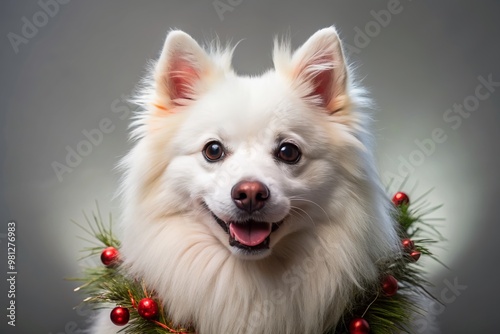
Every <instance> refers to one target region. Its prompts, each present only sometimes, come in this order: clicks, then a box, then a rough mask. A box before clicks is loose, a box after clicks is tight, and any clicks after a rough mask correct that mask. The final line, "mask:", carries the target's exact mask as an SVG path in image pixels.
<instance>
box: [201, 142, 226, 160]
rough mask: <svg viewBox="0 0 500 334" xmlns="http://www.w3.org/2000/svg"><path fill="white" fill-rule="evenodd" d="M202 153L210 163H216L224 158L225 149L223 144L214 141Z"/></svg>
mask: <svg viewBox="0 0 500 334" xmlns="http://www.w3.org/2000/svg"><path fill="white" fill-rule="evenodd" d="M202 153H203V156H204V157H205V159H206V160H207V161H208V162H215V161H219V160H220V159H222V158H223V157H224V148H223V147H222V144H221V143H219V142H218V141H215V140H214V141H211V142H209V143H207V144H206V145H205V147H204V148H203V151H202Z"/></svg>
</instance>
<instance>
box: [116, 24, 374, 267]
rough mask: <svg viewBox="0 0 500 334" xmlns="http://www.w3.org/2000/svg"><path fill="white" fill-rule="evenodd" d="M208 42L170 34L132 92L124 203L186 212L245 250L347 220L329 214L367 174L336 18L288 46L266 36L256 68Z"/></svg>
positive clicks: (151, 211)
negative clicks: (270, 50) (267, 65)
mask: <svg viewBox="0 0 500 334" xmlns="http://www.w3.org/2000/svg"><path fill="white" fill-rule="evenodd" d="M212 49H213V50H212V51H205V50H204V49H203V48H202V47H200V46H199V45H198V44H197V43H196V42H195V41H194V40H193V39H192V38H191V37H190V36H189V35H187V34H185V33H184V32H181V31H172V32H170V33H169V34H168V36H167V39H166V42H165V45H164V48H163V50H162V53H161V56H160V58H159V60H158V62H157V63H156V64H155V66H154V70H153V72H154V80H153V81H152V82H151V86H150V87H149V88H147V89H146V92H147V94H145V95H143V96H142V99H143V100H142V101H140V102H142V103H143V104H145V105H146V108H145V109H146V111H145V112H144V113H143V114H142V115H141V116H140V117H139V119H138V120H137V124H138V125H139V126H138V127H137V129H136V130H135V134H136V135H137V137H140V143H139V144H138V145H137V146H136V147H135V149H134V150H133V151H132V153H131V154H130V155H129V157H128V158H127V159H126V163H127V164H129V165H130V164H132V165H134V166H135V167H134V168H131V171H129V173H128V175H127V181H126V182H129V183H130V184H128V185H127V187H129V190H130V189H133V192H134V196H135V197H134V198H132V196H129V197H128V200H129V202H128V203H126V204H125V205H131V206H136V205H135V203H141V205H142V210H144V211H145V212H148V215H150V216H151V217H152V218H153V219H154V218H158V217H168V216H175V215H179V214H181V215H186V214H188V215H193V220H195V221H196V223H198V224H202V225H203V227H202V229H203V230H204V231H205V232H204V233H208V234H210V235H212V236H213V237H215V238H216V239H218V240H219V242H220V244H221V245H223V246H224V247H226V248H227V249H228V250H230V251H231V252H232V253H233V254H235V255H236V256H239V257H243V258H250V259H260V258H263V257H266V256H268V255H269V254H271V253H272V251H273V250H274V249H277V248H280V247H282V248H287V247H288V248H290V247H294V245H293V244H292V243H289V244H287V240H292V239H294V238H293V235H295V234H297V233H304V234H308V233H309V234H312V231H314V230H315V229H318V228H321V225H322V224H329V225H331V224H347V222H344V221H339V219H337V218H338V217H335V216H336V215H337V213H339V215H340V211H339V210H340V208H341V207H342V205H343V203H342V201H343V199H345V198H347V197H348V198H349V201H350V202H352V201H353V198H358V197H356V196H357V195H354V196H353V194H352V193H353V192H356V191H359V190H360V189H363V187H362V186H359V185H360V184H362V183H363V182H364V181H363V180H365V179H367V178H370V177H371V176H368V174H370V172H369V171H367V169H366V168H367V166H366V161H365V159H364V158H363V157H364V155H363V154H364V153H366V150H367V148H366V147H365V145H364V141H363V140H362V138H361V137H362V131H360V128H359V127H360V123H361V122H362V119H361V116H360V115H359V114H357V111H356V110H355V108H353V105H355V104H356V105H357V106H359V103H360V102H362V99H361V98H360V97H359V94H358V92H357V89H356V88H355V87H353V86H352V84H351V83H350V80H349V75H348V73H349V71H348V68H347V66H346V62H345V60H344V55H343V52H342V48H341V44H340V41H339V39H338V36H337V33H336V31H335V30H334V28H326V29H322V30H320V31H318V32H317V33H315V34H314V35H313V36H312V37H311V38H310V39H309V40H308V41H307V42H306V43H305V44H304V45H302V46H301V47H300V48H299V49H298V50H297V51H295V52H294V53H291V52H290V49H289V46H288V45H287V43H276V45H275V51H274V57H273V59H274V64H275V68H274V70H271V71H269V72H267V73H265V74H263V75H261V76H259V77H242V76H237V75H236V74H235V73H234V72H233V70H232V69H231V65H230V61H231V50H228V49H226V50H220V49H217V48H212ZM363 152H364V153H363ZM370 168H371V167H368V169H370ZM355 185H356V186H355ZM358 186H359V187H358ZM126 191H127V190H126ZM358 195H359V198H362V196H363V195H362V194H358ZM354 201H355V200H354ZM131 202H133V203H131ZM356 205H357V204H356ZM346 207H347V206H346ZM346 210H347V211H348V210H350V209H349V208H348V209H346ZM344 211H345V210H344ZM352 214H354V213H352ZM348 216H349V212H343V213H342V217H348ZM355 228H358V227H355ZM294 240H295V239H294ZM295 243H296V241H295Z"/></svg>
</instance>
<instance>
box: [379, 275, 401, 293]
mask: <svg viewBox="0 0 500 334" xmlns="http://www.w3.org/2000/svg"><path fill="white" fill-rule="evenodd" d="M382 291H383V292H384V294H385V295H386V296H387V297H392V296H394V295H395V294H396V293H397V292H398V281H397V280H396V279H395V278H394V276H392V275H387V276H386V277H385V278H384V279H383V281H382Z"/></svg>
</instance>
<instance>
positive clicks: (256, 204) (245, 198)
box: [231, 181, 270, 213]
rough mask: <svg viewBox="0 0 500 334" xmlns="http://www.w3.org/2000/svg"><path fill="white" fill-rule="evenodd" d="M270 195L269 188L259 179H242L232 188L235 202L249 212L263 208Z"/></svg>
mask: <svg viewBox="0 0 500 334" xmlns="http://www.w3.org/2000/svg"><path fill="white" fill-rule="evenodd" d="M269 196H270V192H269V188H268V187H266V185H265V184H263V183H262V182H258V181H241V182H238V183H237V184H235V185H234V187H233V189H231V197H232V198H233V201H234V204H236V206H237V207H238V208H240V209H241V210H245V211H246V212H248V213H252V212H254V211H257V210H260V209H262V208H263V207H264V205H265V204H266V201H267V199H268V198H269Z"/></svg>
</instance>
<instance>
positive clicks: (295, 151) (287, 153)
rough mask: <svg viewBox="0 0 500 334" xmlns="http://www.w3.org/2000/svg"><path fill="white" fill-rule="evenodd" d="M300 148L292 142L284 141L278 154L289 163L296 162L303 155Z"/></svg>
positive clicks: (279, 157)
mask: <svg viewBox="0 0 500 334" xmlns="http://www.w3.org/2000/svg"><path fill="white" fill-rule="evenodd" d="M301 155H302V154H301V153H300V149H299V148H298V147H297V146H296V145H294V144H292V143H283V144H281V145H280V147H279V148H278V151H277V153H276V156H277V157H278V159H280V160H281V161H283V162H286V163H287V164H296V163H297V162H299V160H300V157H301Z"/></svg>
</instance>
